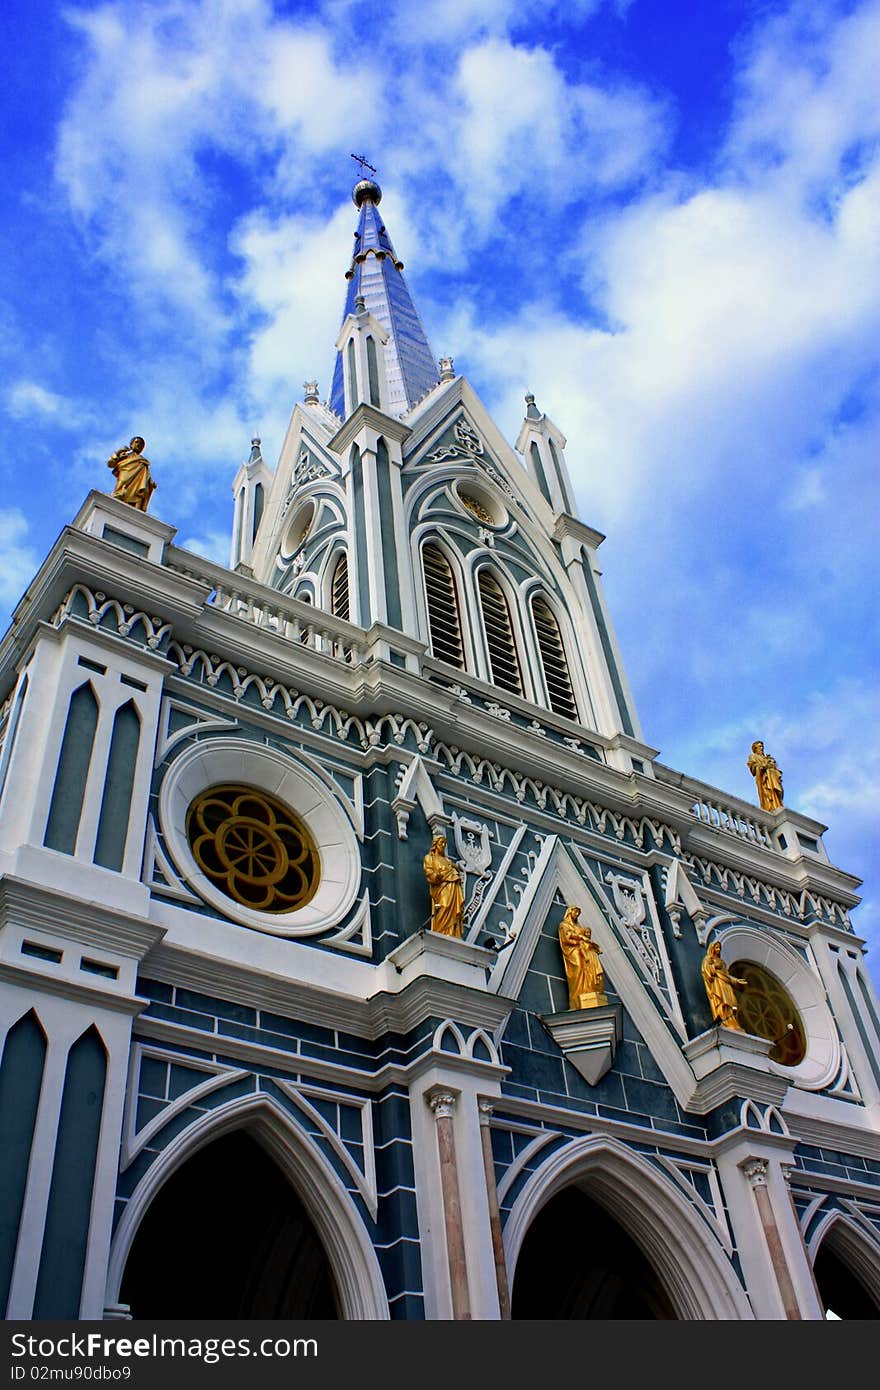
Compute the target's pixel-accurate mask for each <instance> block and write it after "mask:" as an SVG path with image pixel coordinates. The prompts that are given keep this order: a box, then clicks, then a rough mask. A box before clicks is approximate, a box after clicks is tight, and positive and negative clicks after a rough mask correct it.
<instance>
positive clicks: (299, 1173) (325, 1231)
mask: <svg viewBox="0 0 880 1390" xmlns="http://www.w3.org/2000/svg"><path fill="white" fill-rule="evenodd" d="M237 1129H243V1130H246V1131H247V1133H248V1134H250V1135H251V1136H252V1137H253V1138H254V1139H256V1140H257V1142H258V1143H259V1144H260V1145H261V1146H262V1147H263V1148H264V1149H265V1150H266V1152H267V1153H268V1154H269V1156H270V1157H271V1158H272V1159H274V1161H275V1162H276V1163H277V1164H278V1167H279V1168H280V1169H281V1171H282V1173H283V1174H284V1175H285V1177H286V1178H287V1179H288V1181H289V1182H290V1184H291V1186H292V1187H293V1188H294V1189H295V1191H296V1193H297V1195H298V1196H299V1197H300V1198H301V1199H302V1202H303V1205H304V1206H305V1208H306V1210H307V1212H308V1214H309V1217H310V1219H311V1221H312V1223H313V1225H314V1227H315V1230H316V1231H317V1233H318V1236H319V1238H320V1241H321V1244H322V1246H323V1247H324V1251H325V1253H326V1255H327V1260H328V1263H329V1265H330V1269H331V1272H332V1274H333V1278H334V1281H335V1283H336V1288H337V1290H338V1292H339V1300H340V1303H341V1306H342V1315H343V1318H344V1319H346V1320H347V1321H382V1320H386V1319H388V1318H389V1317H390V1314H389V1311H388V1296H387V1294H386V1292H385V1281H384V1280H383V1278H382V1271H381V1270H380V1268H379V1261H378V1260H377V1258H376V1252H375V1250H374V1249H373V1246H372V1243H371V1241H370V1238H369V1236H368V1235H367V1232H366V1230H365V1228H364V1223H363V1221H362V1220H361V1217H360V1215H359V1213H358V1211H357V1208H356V1207H355V1205H354V1202H353V1201H352V1199H351V1197H350V1196H349V1194H348V1192H346V1190H345V1188H344V1187H343V1185H342V1183H341V1182H340V1181H339V1178H338V1177H337V1176H336V1174H335V1173H334V1171H333V1169H332V1168H331V1167H330V1165H329V1164H328V1163H327V1161H326V1159H325V1158H324V1156H323V1155H322V1154H321V1153H320V1152H319V1151H318V1150H317V1149H316V1148H315V1146H314V1144H313V1143H312V1142H311V1140H310V1139H309V1138H308V1136H307V1135H305V1134H304V1133H303V1132H302V1131H301V1130H300V1129H299V1128H298V1126H297V1125H296V1123H295V1122H294V1121H293V1120H292V1119H291V1117H290V1116H289V1115H288V1114H287V1111H286V1110H285V1109H284V1108H283V1106H281V1105H280V1104H279V1103H278V1102H277V1101H276V1100H274V1099H273V1098H272V1097H271V1096H267V1095H257V1096H241V1097H239V1098H238V1099H237V1100H233V1101H230V1102H229V1103H228V1104H226V1105H222V1106H219V1107H218V1108H217V1109H216V1110H212V1111H210V1112H209V1113H208V1114H206V1115H202V1116H201V1117H200V1118H199V1119H198V1120H195V1121H193V1123H192V1124H191V1125H188V1126H187V1128H186V1129H184V1130H181V1132H180V1133H179V1134H178V1135H176V1136H175V1138H174V1139H172V1140H171V1142H170V1143H169V1144H168V1145H167V1147H166V1148H165V1149H163V1151H162V1153H161V1154H160V1155H159V1156H158V1157H157V1158H156V1160H155V1162H154V1163H153V1164H151V1166H150V1168H149V1170H148V1172H147V1173H146V1174H145V1175H144V1177H143V1178H142V1179H141V1181H140V1182H139V1183H138V1185H137V1187H136V1188H135V1190H134V1192H133V1193H132V1195H131V1197H130V1198H129V1201H128V1202H127V1204H126V1207H125V1211H124V1212H123V1214H122V1218H121V1220H120V1222H119V1225H118V1227H117V1229H116V1233H115V1235H114V1237H113V1242H112V1244H111V1247H110V1261H109V1265H108V1269H107V1294H106V1298H105V1303H106V1306H107V1307H110V1306H112V1305H113V1304H117V1303H118V1302H119V1291H120V1288H121V1285H122V1276H123V1274H124V1272H125V1266H126V1263H127V1261H128V1256H129V1253H130V1251H131V1247H132V1243H133V1241H134V1238H135V1236H136V1235H137V1232H138V1230H139V1229H140V1224H141V1222H142V1220H143V1219H144V1216H145V1215H146V1213H147V1211H148V1209H149V1207H150V1204H151V1202H152V1201H153V1198H154V1197H155V1196H156V1194H157V1193H158V1192H159V1190H160V1188H161V1187H163V1186H164V1184H165V1182H166V1181H167V1180H168V1178H170V1177H171V1175H172V1174H173V1173H175V1172H176V1171H177V1169H178V1168H180V1167H182V1165H183V1164H184V1163H185V1162H186V1161H187V1159H188V1158H191V1157H192V1155H193V1154H195V1153H197V1152H198V1151H199V1150H200V1149H203V1148H205V1147H206V1146H207V1145H208V1144H210V1143H211V1142H212V1141H213V1140H215V1139H219V1138H220V1137H221V1136H222V1135H224V1134H231V1133H232V1132H233V1131H234V1130H237Z"/></svg>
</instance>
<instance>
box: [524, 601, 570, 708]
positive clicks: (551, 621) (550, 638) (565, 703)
mask: <svg viewBox="0 0 880 1390" xmlns="http://www.w3.org/2000/svg"><path fill="white" fill-rule="evenodd" d="M532 619H533V621H534V624H535V636H536V637H537V639H538V650H539V651H540V653H541V665H542V666H543V668H544V684H545V686H546V687H547V698H548V700H549V701H550V708H551V709H552V710H553V712H554V714H561V715H564V717H565V718H566V719H577V717H578V710H577V705H576V703H575V698H574V691H573V690H572V688H571V677H570V675H569V674H568V662H567V661H566V659H565V648H564V646H563V645H562V634H561V632H560V631H559V623H558V622H557V620H556V614H555V613H554V612H553V609H552V608H551V607H550V605H549V603H547V602H546V601H545V600H544V599H543V598H541V596H540V594H536V595H535V596H534V598H533V599H532Z"/></svg>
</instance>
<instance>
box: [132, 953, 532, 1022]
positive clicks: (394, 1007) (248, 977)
mask: <svg viewBox="0 0 880 1390" xmlns="http://www.w3.org/2000/svg"><path fill="white" fill-rule="evenodd" d="M365 968H367V969H370V968H373V969H375V967H365ZM143 969H144V971H145V973H147V974H148V975H149V976H150V978H151V979H156V980H160V981H162V982H163V983H165V984H172V985H181V986H183V987H184V988H186V989H198V990H202V991H203V992H205V993H208V994H214V995H216V996H218V997H221V998H223V999H229V1000H232V1001H233V1002H235V1003H240V1004H248V1005H250V1006H251V1007H252V1008H258V1009H269V1010H271V1011H272V1012H274V1013H282V1014H285V1015H286V1016H288V1017H291V1018H297V1019H300V1020H301V1021H302V1022H304V1023H314V1024H317V1025H319V1026H320V1027H323V1028H340V1029H342V1030H344V1031H345V1032H347V1033H354V1034H356V1035H357V1036H359V1037H363V1038H369V1039H375V1038H380V1037H381V1036H382V1035H383V1034H384V1033H386V1032H398V1033H406V1032H409V1031H410V1030H411V1029H413V1028H416V1027H418V1025H419V1024H420V1023H423V1022H424V1021H425V1019H427V1018H453V1019H455V1020H456V1022H459V1023H465V1024H467V1025H469V1026H472V1027H475V1028H486V1029H488V1030H489V1031H492V1030H494V1029H495V1028H497V1027H498V1026H499V1024H501V1023H502V1022H503V1021H504V1020H505V1019H506V1018H507V1016H508V1014H509V1013H510V1011H511V1009H512V1008H513V1007H514V1001H513V1000H512V999H505V998H503V997H501V996H499V995H494V994H489V993H487V992H486V991H485V990H482V989H474V988H472V987H470V986H468V985H461V984H458V983H456V982H454V981H450V980H444V979H437V978H431V977H429V976H425V975H420V976H418V977H416V978H415V979H414V980H412V981H411V982H410V983H408V984H406V985H405V986H404V987H403V989H401V991H400V992H399V993H391V992H389V991H385V990H383V991H380V992H378V993H376V994H374V995H372V997H370V998H368V999H361V998H356V997H354V996H352V995H351V994H339V993H336V992H334V991H333V990H329V989H326V988H323V987H321V986H320V985H317V984H314V983H311V982H307V981H303V980H297V979H292V978H290V977H284V976H280V975H275V976H273V975H268V974H266V973H265V971H262V970H259V969H253V968H250V967H248V966H247V965H245V964H243V963H239V962H234V961H230V960H217V959H211V958H209V957H205V956H202V955H197V954H195V953H194V952H192V951H189V950H187V949H186V948H185V947H182V946H172V945H163V946H158V947H157V948H156V949H155V950H154V951H152V952H151V953H150V956H149V958H148V959H147V960H146V961H145V962H144V966H143ZM378 982H379V977H378V975H377V977H376V983H377V984H378Z"/></svg>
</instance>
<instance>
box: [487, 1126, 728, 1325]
mask: <svg viewBox="0 0 880 1390" xmlns="http://www.w3.org/2000/svg"><path fill="white" fill-rule="evenodd" d="M565 1187H580V1188H581V1189H582V1190H583V1191H584V1192H585V1193H587V1194H588V1195H589V1196H590V1197H592V1198H594V1199H595V1200H596V1201H597V1202H598V1203H599V1204H600V1206H602V1207H604V1208H605V1210H606V1211H607V1212H608V1213H609V1214H610V1215H611V1216H613V1217H614V1219H615V1220H616V1221H618V1222H619V1223H620V1225H621V1226H622V1228H623V1229H624V1230H625V1231H626V1232H627V1234H628V1235H630V1236H631V1237H632V1238H633V1240H634V1241H635V1242H636V1244H637V1245H638V1246H639V1248H640V1249H641V1250H642V1252H643V1253H644V1255H645V1256H646V1257H647V1258H648V1260H650V1262H651V1264H652V1265H653V1267H654V1269H655V1270H656V1272H657V1275H658V1276H659V1278H660V1279H661V1281H662V1283H663V1285H664V1287H665V1289H666V1292H667V1294H668V1295H669V1298H670V1301H671V1302H672V1305H673V1307H674V1308H675V1311H676V1313H677V1314H678V1316H679V1317H680V1318H684V1319H690V1320H692V1321H693V1320H703V1319H706V1320H717V1319H739V1320H742V1319H750V1318H753V1317H754V1313H753V1312H752V1308H751V1304H750V1303H749V1300H748V1298H747V1297H746V1294H745V1292H744V1291H743V1289H742V1287H741V1285H740V1283H739V1280H738V1279H737V1277H736V1274H735V1273H734V1270H733V1268H732V1266H731V1264H730V1262H729V1261H728V1260H727V1258H726V1257H725V1255H724V1253H723V1252H722V1250H721V1248H720V1246H718V1245H717V1244H716V1242H715V1241H714V1240H713V1238H712V1236H711V1234H710V1232H709V1230H708V1228H707V1227H706V1224H705V1223H704V1222H703V1221H701V1220H700V1218H699V1217H698V1216H697V1215H696V1214H695V1213H694V1212H693V1211H692V1209H691V1208H690V1206H689V1204H688V1202H687V1199H686V1198H685V1197H684V1196H683V1195H682V1194H681V1193H679V1192H678V1191H676V1189H675V1188H674V1187H673V1186H672V1184H671V1183H670V1182H668V1181H667V1179H665V1178H664V1177H663V1176H662V1174H660V1173H658V1172H657V1170H656V1169H655V1168H654V1167H653V1166H652V1165H651V1164H650V1163H649V1162H648V1161H647V1159H645V1158H643V1157H642V1156H641V1155H640V1154H636V1153H634V1152H632V1151H631V1150H629V1149H627V1148H626V1147H625V1146H624V1145H623V1144H621V1143H620V1142H619V1141H618V1140H616V1139H611V1138H607V1137H606V1136H604V1135H589V1136H587V1137H586V1138H583V1139H573V1140H572V1141H571V1142H570V1143H568V1144H566V1145H565V1146H564V1147H563V1148H561V1149H559V1150H557V1152H556V1153H554V1154H552V1155H551V1156H550V1157H549V1158H548V1159H547V1160H546V1162H544V1163H542V1164H541V1167H540V1168H538V1170H537V1171H536V1172H535V1173H533V1174H532V1176H531V1178H530V1179H529V1181H528V1182H527V1183H526V1185H525V1187H524V1188H523V1190H522V1192H521V1193H520V1195H519V1197H518V1198H517V1200H516V1202H515V1204H514V1206H513V1210H512V1211H511V1213H510V1216H509V1217H508V1219H507V1224H506V1226H505V1229H504V1248H505V1255H506V1259H507V1272H508V1278H509V1280H510V1285H511V1288H512V1287H513V1281H514V1276H515V1274H516V1262H517V1260H518V1258H519V1253H520V1250H521V1248H522V1243H523V1240H524V1239H525V1235H526V1232H527V1231H528V1228H529V1226H530V1225H531V1223H532V1222H533V1221H534V1219H535V1217H536V1216H537V1215H538V1212H539V1211H540V1210H541V1209H542V1207H544V1206H546V1204H547V1203H548V1202H549V1201H550V1199H551V1197H554V1196H555V1195H556V1194H557V1192H561V1191H562V1189H563V1188H565Z"/></svg>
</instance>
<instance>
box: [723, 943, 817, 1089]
mask: <svg viewBox="0 0 880 1390" xmlns="http://www.w3.org/2000/svg"><path fill="white" fill-rule="evenodd" d="M730 973H731V975H736V976H738V977H739V978H740V979H741V980H745V982H746V985H745V988H744V989H741V990H739V991H738V993H737V1002H738V1004H739V1011H738V1013H737V1018H738V1019H739V1021H740V1023H741V1024H742V1026H743V1028H744V1029H745V1030H746V1032H747V1033H755V1034H757V1036H758V1037H759V1038H767V1039H768V1041H770V1042H772V1043H773V1047H772V1048H771V1050H770V1053H769V1056H770V1060H771V1061H772V1062H779V1063H780V1064H781V1065H782V1066H784V1067H796V1066H797V1065H798V1063H799V1062H802V1061H803V1060H804V1057H805V1056H806V1055H807V1039H806V1035H805V1033H804V1025H803V1023H802V1022H801V1018H800V1014H799V1013H798V1011H797V1009H796V1008H795V1005H794V1000H793V999H792V997H791V995H790V994H789V993H788V990H786V989H784V988H783V986H782V985H781V984H780V982H779V981H778V980H777V978H776V976H775V975H771V974H770V972H769V970H763V969H762V968H761V966H760V965H755V963H754V961H751V960H738V961H736V962H735V964H733V965H732V966H730Z"/></svg>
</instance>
